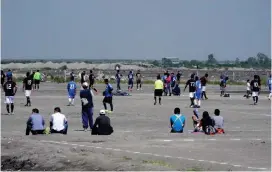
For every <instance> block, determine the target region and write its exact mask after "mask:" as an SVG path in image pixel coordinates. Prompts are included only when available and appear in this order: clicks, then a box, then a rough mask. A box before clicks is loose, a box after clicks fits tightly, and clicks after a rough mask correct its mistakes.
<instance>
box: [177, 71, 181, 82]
mask: <svg viewBox="0 0 272 172" xmlns="http://www.w3.org/2000/svg"><path fill="white" fill-rule="evenodd" d="M180 77H181V73H180V71H178V73H177V81H178V84H179V83H180Z"/></svg>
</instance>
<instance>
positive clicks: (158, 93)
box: [154, 89, 163, 96]
mask: <svg viewBox="0 0 272 172" xmlns="http://www.w3.org/2000/svg"><path fill="white" fill-rule="evenodd" d="M162 93H163V90H162V89H157V90H154V96H162Z"/></svg>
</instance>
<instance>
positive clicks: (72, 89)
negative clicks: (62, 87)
mask: <svg viewBox="0 0 272 172" xmlns="http://www.w3.org/2000/svg"><path fill="white" fill-rule="evenodd" d="M76 89H77V85H76V83H75V81H74V77H71V80H70V82H68V84H67V91H68V101H69V104H68V106H71V105H72V106H73V105H74V101H75V96H76Z"/></svg>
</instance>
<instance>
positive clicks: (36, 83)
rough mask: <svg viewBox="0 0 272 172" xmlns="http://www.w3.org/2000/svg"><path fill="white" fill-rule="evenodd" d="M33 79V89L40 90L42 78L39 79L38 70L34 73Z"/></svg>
mask: <svg viewBox="0 0 272 172" xmlns="http://www.w3.org/2000/svg"><path fill="white" fill-rule="evenodd" d="M33 79H34V88H35V89H40V82H41V79H42V77H41V73H40V71H39V70H37V72H35V74H34V78H33Z"/></svg>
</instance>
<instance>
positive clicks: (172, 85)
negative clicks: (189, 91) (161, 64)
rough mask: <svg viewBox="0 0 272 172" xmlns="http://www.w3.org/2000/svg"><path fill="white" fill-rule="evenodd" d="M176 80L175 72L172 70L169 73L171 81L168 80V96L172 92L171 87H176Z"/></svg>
mask: <svg viewBox="0 0 272 172" xmlns="http://www.w3.org/2000/svg"><path fill="white" fill-rule="evenodd" d="M176 81H177V78H176V76H175V74H174V73H173V72H172V73H171V82H170V86H171V89H170V96H171V94H172V93H173V89H174V88H175V87H176Z"/></svg>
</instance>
